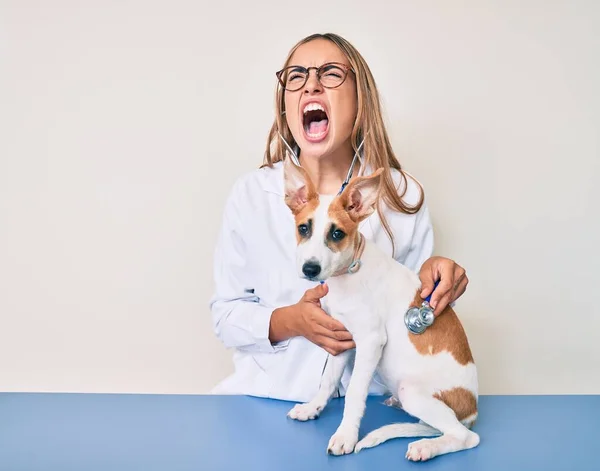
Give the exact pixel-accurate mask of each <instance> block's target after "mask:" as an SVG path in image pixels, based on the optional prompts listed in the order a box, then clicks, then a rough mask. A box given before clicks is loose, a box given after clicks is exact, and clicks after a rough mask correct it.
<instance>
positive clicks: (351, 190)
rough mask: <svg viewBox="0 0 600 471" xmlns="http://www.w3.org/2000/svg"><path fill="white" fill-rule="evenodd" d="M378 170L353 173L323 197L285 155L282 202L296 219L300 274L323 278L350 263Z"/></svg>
mask: <svg viewBox="0 0 600 471" xmlns="http://www.w3.org/2000/svg"><path fill="white" fill-rule="evenodd" d="M382 171H383V169H378V170H377V171H376V172H374V173H373V174H371V175H369V176H364V177H363V176H361V177H356V178H354V179H352V180H351V181H350V183H348V185H347V186H346V188H345V189H344V191H343V192H342V193H341V194H340V195H337V196H335V197H333V198H330V197H329V198H323V197H320V196H319V194H318V193H317V190H316V187H315V185H314V184H313V182H312V181H311V179H310V177H309V176H308V174H307V173H306V171H305V170H304V169H303V168H302V167H298V166H297V165H296V164H294V163H293V161H292V160H291V159H289V158H288V159H285V161H284V179H285V202H286V204H287V206H288V207H289V208H290V210H291V211H292V214H293V215H294V218H295V222H296V240H297V243H298V248H297V255H296V260H297V264H298V270H299V274H300V276H301V277H303V278H306V279H309V280H311V281H322V280H326V279H327V278H329V277H330V276H332V275H333V274H334V273H336V272H338V271H340V270H343V269H345V268H347V267H348V266H349V265H350V263H352V260H353V257H354V253H355V249H356V247H357V244H358V243H359V242H360V239H359V231H358V225H359V223H360V222H361V221H363V220H364V219H365V218H367V217H368V216H370V215H371V214H372V213H373V212H374V211H375V204H376V202H377V197H378V194H379V185H380V180H381V172H382Z"/></svg>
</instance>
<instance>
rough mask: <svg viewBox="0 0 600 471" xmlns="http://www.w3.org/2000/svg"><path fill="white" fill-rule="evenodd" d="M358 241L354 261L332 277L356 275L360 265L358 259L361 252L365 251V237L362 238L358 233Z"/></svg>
mask: <svg viewBox="0 0 600 471" xmlns="http://www.w3.org/2000/svg"><path fill="white" fill-rule="evenodd" d="M358 237H359V241H358V246H357V247H356V249H355V251H354V259H353V260H352V263H351V264H350V265H349V266H347V267H346V268H342V269H341V270H338V271H336V272H335V273H334V274H333V275H332V276H340V275H346V274H350V275H351V274H353V273H356V272H357V271H358V270H359V269H360V266H361V264H362V262H361V260H360V257H362V254H363V251H364V250H365V236H363V235H362V234H361V233H360V232H359V233H358Z"/></svg>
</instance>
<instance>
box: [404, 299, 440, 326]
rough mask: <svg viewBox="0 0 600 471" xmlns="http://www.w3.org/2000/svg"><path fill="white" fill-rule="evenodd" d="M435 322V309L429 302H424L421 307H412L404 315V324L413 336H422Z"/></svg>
mask: <svg viewBox="0 0 600 471" xmlns="http://www.w3.org/2000/svg"><path fill="white" fill-rule="evenodd" d="M434 320H435V316H434V315H433V309H431V307H430V306H429V303H428V302H427V301H425V302H423V305H422V306H421V307H411V308H410V309H409V310H408V311H406V313H405V314H404V323H405V324H406V327H407V329H408V330H409V331H410V332H412V333H413V334H422V333H423V332H425V329H427V327H429V326H430V325H432V324H433V321H434Z"/></svg>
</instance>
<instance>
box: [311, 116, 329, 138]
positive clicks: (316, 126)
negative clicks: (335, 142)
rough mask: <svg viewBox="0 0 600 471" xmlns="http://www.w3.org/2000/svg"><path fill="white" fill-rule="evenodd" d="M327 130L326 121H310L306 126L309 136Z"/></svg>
mask: <svg viewBox="0 0 600 471" xmlns="http://www.w3.org/2000/svg"><path fill="white" fill-rule="evenodd" d="M326 129H327V119H322V120H321V121H312V122H311V123H310V125H309V126H308V132H309V134H321V133H322V132H325V130H326Z"/></svg>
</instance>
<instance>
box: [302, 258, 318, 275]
mask: <svg viewBox="0 0 600 471" xmlns="http://www.w3.org/2000/svg"><path fill="white" fill-rule="evenodd" d="M302 273H304V275H306V276H307V277H308V278H314V277H315V276H317V275H318V274H319V273H321V265H319V264H318V263H315V262H306V263H305V264H304V265H302Z"/></svg>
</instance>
